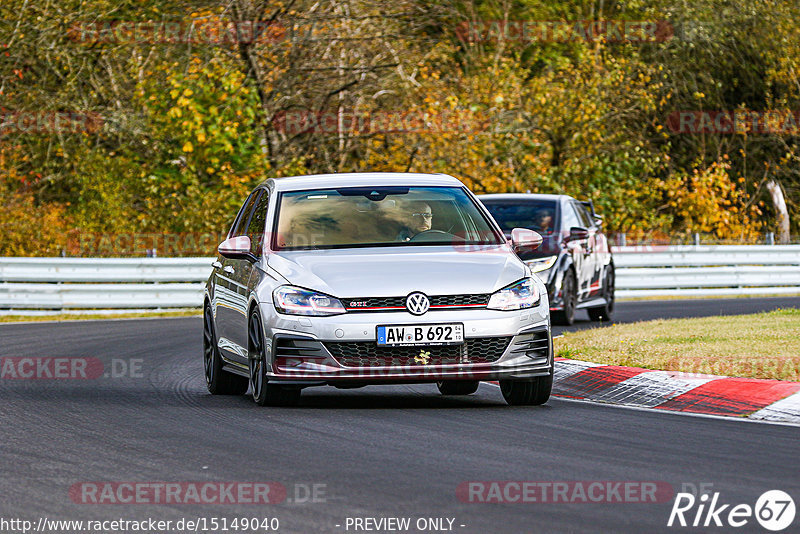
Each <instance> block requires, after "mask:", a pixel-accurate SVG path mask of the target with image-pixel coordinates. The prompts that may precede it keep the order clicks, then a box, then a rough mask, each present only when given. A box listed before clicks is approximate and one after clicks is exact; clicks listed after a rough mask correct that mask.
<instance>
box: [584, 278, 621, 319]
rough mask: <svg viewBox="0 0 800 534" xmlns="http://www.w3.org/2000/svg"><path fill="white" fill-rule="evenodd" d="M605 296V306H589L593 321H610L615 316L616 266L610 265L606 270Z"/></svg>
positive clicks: (590, 316) (590, 317)
mask: <svg viewBox="0 0 800 534" xmlns="http://www.w3.org/2000/svg"><path fill="white" fill-rule="evenodd" d="M603 296H604V297H605V299H606V303H605V304H604V305H603V306H596V307H594V308H589V309H588V310H586V311H588V312H589V319H591V320H592V321H602V322H607V321H610V320H611V319H612V318H613V317H614V266H613V265H609V266H608V271H607V272H606V279H605V288H604V291H603Z"/></svg>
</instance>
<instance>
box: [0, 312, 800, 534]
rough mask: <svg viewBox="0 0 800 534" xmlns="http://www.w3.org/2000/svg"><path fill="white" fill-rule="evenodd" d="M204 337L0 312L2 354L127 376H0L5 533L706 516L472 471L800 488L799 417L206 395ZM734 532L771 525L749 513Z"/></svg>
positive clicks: (569, 522) (579, 524)
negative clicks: (218, 522) (220, 499)
mask: <svg viewBox="0 0 800 534" xmlns="http://www.w3.org/2000/svg"><path fill="white" fill-rule="evenodd" d="M792 304H793V305H794V306H798V305H800V299H748V300H737V301H726V302H723V301H711V302H700V301H683V302H676V301H671V302H666V303H623V304H620V309H619V318H620V319H621V320H626V318H628V319H636V320H638V319H643V318H646V317H649V316H665V317H666V316H675V315H676V314H680V313H681V312H682V313H683V314H690V315H691V314H695V315H702V314H706V313H717V312H718V311H720V310H723V311H728V312H731V311H739V312H742V311H745V310H746V311H753V310H758V309H767V308H769V307H773V306H774V307H778V306H789V305H792ZM200 335H201V320H200V319H199V318H184V319H160V320H133V321H113V322H106V321H96V322H95V321H92V322H78V323H47V324H35V323H34V324H24V325H4V326H0V356H2V357H5V358H8V357H12V358H13V357H34V358H35V357H50V358H51V357H70V358H78V357H88V358H98V359H100V360H102V362H103V366H104V367H103V368H104V370H105V372H106V373H112V374H113V373H114V372H116V374H119V375H123V376H118V377H114V376H105V377H104V376H100V377H98V378H97V379H93V380H66V379H65V380H59V379H47V380H14V379H3V380H0V403H1V407H0V432H1V433H2V439H0V458H2V462H0V531H2V532H13V530H11V529H10V528H8V526H7V527H6V528H2V520H3V519H5V520H9V519H14V518H17V519H27V520H30V521H33V522H34V524H36V522H37V521H38V519H39V518H40V517H47V518H48V519H64V520H67V519H76V520H77V519H83V520H88V519H97V520H111V519H118V518H122V519H146V518H153V519H161V520H172V521H177V520H179V519H181V518H189V519H197V518H205V519H206V520H207V521H209V520H210V519H211V518H213V517H216V518H227V519H228V520H229V521H231V520H232V519H233V518H236V517H242V516H246V517H262V518H264V517H275V518H278V519H279V521H280V529H279V530H278V531H279V532H298V533H299V532H356V531H362V532H363V531H365V530H354V528H353V527H352V526H351V527H350V528H349V529H346V528H345V527H346V525H347V518H348V517H349V518H381V517H409V518H411V519H412V526H413V525H414V521H416V520H417V519H418V518H450V519H453V520H454V522H453V527H452V529H453V531H455V532H463V533H486V532H492V533H493V532H498V533H506V532H509V533H510V532H514V533H516V532H548V533H549V532H669V531H675V530H679V531H681V530H683V531H692V532H695V531H704V530H703V529H701V528H691V527H689V528H683V529H676V528H675V527H673V528H668V527H667V526H666V525H667V520H668V517H669V514H670V509H671V507H672V499H671V498H669V499H667V500H666V501H664V502H659V503H655V504H653V503H619V502H611V503H609V502H600V503H568V504H565V503H541V502H536V503H503V504H497V503H469V502H462V501H461V500H460V499H459V497H458V495H457V488H458V487H459V485H460V484H463V483H465V482H470V481H508V480H516V481H539V482H559V481H585V482H586V483H587V484H588V483H589V481H630V482H636V481H657V482H665V483H667V484H669V485H670V486H671V488H672V490H673V491H675V492H677V491H680V490H681V488H682V486H683V485H685V484H686V485H689V484H691V485H694V486H699V485H700V484H706V487H709V486H708V484H711V485H712V486H711V488H712V491H714V492H720V496H719V502H720V503H730V504H739V503H746V504H749V505H751V506H752V505H754V504H755V502H756V499H757V498H758V497H759V495H761V494H762V493H763V492H764V491H767V490H771V489H781V490H783V491H786V492H788V493H789V494H790V495H793V496H794V498H795V501H800V499H799V498H800V477H798V476H797V462H798V453H800V445H798V443H800V441H799V439H800V428H797V427H787V426H778V425H769V424H759V423H749V422H743V421H735V420H723V419H713V418H699V417H690V416H683V415H676V414H670V413H657V412H653V411H638V410H630V409H623V408H617V407H613V406H603V405H595V404H588V403H580V402H572V401H567V400H561V399H552V400H551V401H550V402H549V403H548V404H547V405H545V406H543V407H536V408H527V407H519V408H518V407H509V406H506V405H505V403H504V402H503V400H502V397H501V395H500V393H499V391H498V390H497V388H496V387H494V386H491V385H489V384H482V385H481V387H480V389H479V390H478V393H477V394H475V395H473V396H471V397H467V398H464V399H453V398H444V397H441V396H439V394H438V392H437V391H436V388H435V387H434V386H428V385H424V386H381V387H371V388H364V389H357V390H336V389H333V388H316V389H309V390H306V391H305V392H304V393H303V401H302V403H301V406H300V407H298V408H292V409H275V408H259V407H257V406H256V405H255V404H254V403H253V402H252V401H251V400H250V399H249V398H246V397H212V396H210V395H209V394H208V393H207V391H206V389H205V384H204V381H203V376H202V368H201V356H200V354H201V341H200ZM131 366H133V372H131ZM125 368H127V371H126V370H125ZM88 481H104V482H201V481H214V482H234V481H241V482H276V483H279V484H281V485H283V487H285V488H286V489H287V492H288V499H287V500H286V501H283V502H281V503H278V504H266V505H252V504H225V505H220V504H113V505H112V504H83V503H76V502H74V501H73V499H72V498H71V496H70V493H69V490H70V488H71V487H72V486H73V485H75V484H80V483H82V482H88ZM314 484H316V485H317V491H318V495H317V497H318V498H317V499H316V501H317V502H309V501H310V499H309V500H305V499H304V497H305V496H306V494H307V492H306V488H309V487H311V486H312V485H314ZM612 495H613V494H612ZM298 497H300V498H298ZM78 500H80V499H78ZM696 509H697V508H696V507H695V508H693V510H692V514H691V515H689V514H687V518H688V519H690V520H692V519H693V512H694V511H696ZM722 517H723V519H724V517H725V516H724V514H723V516H722ZM444 524H445V525H447V524H448V523H447V522H445V523H444ZM798 524H800V519H796V520H795V523H794V528H796V526H797V525H798ZM336 525H340V526H338V527H337V526H336ZM461 525H464V526H461ZM717 530H720V529H717ZM737 530H738V531H739V532H766V531H765V530H763V529H762V528H761V527H760V526H758V525H757V524H756V523H755V520H754V519H752V518H751V519H750V520H749V522H748V524H747V525H746V526H745V527H743V528H740V529H737ZM791 530H792V529H789V530H787V532H788V531H791ZM65 531H66V530H65ZM106 531H107V532H110V531H111V530H106ZM173 531H176V532H177V530H173ZM183 531H186V530H183ZM215 531H217V532H221V531H222V530H221V528H218V529H216V530H215ZM230 531H231V532H233V530H230ZM382 531H388V530H382ZM426 531H428V532H430V531H432V530H430V529H429V530H426ZM434 531H435V530H434ZM439 531H442V530H439ZM248 532H253V531H251V530H248ZM257 532H264V530H257ZM409 532H418V530H417V529H416V528H412V529H411V530H409Z"/></svg>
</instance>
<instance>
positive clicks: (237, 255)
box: [217, 235, 257, 261]
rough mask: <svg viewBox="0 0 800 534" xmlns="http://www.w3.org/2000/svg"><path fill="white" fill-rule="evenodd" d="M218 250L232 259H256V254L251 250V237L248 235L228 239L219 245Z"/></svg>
mask: <svg viewBox="0 0 800 534" xmlns="http://www.w3.org/2000/svg"><path fill="white" fill-rule="evenodd" d="M217 251H218V252H219V253H220V254H221V255H223V256H225V257H226V258H229V259H232V260H250V261H256V259H257V258H256V257H255V255H254V254H253V253H252V252H250V238H249V237H247V236H246V235H241V236H238V237H231V238H229V239H226V240H225V241H223V242H222V243H220V244H219V246H218V247H217Z"/></svg>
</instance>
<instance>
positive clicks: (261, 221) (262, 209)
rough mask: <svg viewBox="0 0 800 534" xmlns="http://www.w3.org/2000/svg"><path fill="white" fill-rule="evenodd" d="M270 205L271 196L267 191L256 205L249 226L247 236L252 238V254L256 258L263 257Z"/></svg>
mask: <svg viewBox="0 0 800 534" xmlns="http://www.w3.org/2000/svg"><path fill="white" fill-rule="evenodd" d="M268 205H269V194H268V193H267V192H266V191H265V192H264V194H262V195H261V198H259V199H258V202H256V204H255V206H256V207H255V210H254V211H253V216H252V217H251V218H250V224H248V225H247V236H248V237H249V238H250V252H252V253H253V254H255V255H256V256H260V255H261V250H262V248H261V247H262V245H263V244H264V230H265V229H266V226H267V206H268Z"/></svg>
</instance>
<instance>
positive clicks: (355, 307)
mask: <svg viewBox="0 0 800 534" xmlns="http://www.w3.org/2000/svg"><path fill="white" fill-rule="evenodd" d="M428 299H429V300H430V302H431V307H432V308H451V307H452V308H458V307H461V306H472V307H476V308H479V307H485V306H486V305H487V304H489V295H434V296H432V297H428ZM342 300H343V302H344V305H345V308H347V311H350V312H358V311H375V309H376V308H379V309H381V311H402V310H405V309H406V297H363V298H351V299H342ZM387 309H388V310H387Z"/></svg>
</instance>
